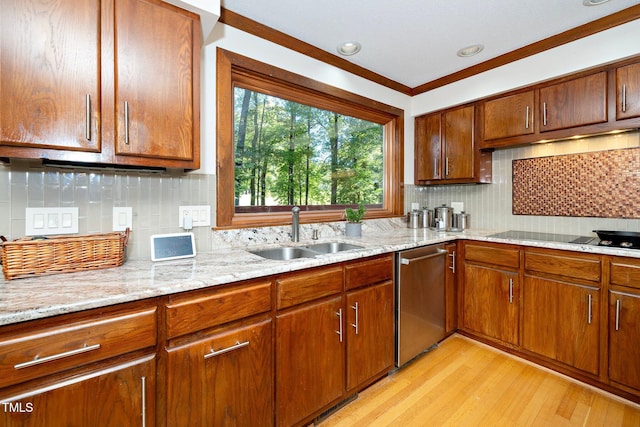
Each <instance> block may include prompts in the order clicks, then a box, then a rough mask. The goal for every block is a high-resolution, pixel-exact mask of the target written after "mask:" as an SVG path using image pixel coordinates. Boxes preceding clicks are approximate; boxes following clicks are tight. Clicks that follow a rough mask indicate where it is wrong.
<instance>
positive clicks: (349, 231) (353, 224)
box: [344, 202, 367, 237]
mask: <svg viewBox="0 0 640 427" xmlns="http://www.w3.org/2000/svg"><path fill="white" fill-rule="evenodd" d="M366 212H367V210H366V209H365V207H364V203H363V202H360V204H358V209H353V208H346V209H345V210H344V213H345V216H346V217H347V224H346V225H345V229H344V234H345V235H346V236H351V237H360V236H361V235H362V218H364V214H365V213H366Z"/></svg>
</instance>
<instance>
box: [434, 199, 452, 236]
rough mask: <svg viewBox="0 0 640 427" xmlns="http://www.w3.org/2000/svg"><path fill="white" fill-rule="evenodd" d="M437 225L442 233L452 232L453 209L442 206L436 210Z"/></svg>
mask: <svg viewBox="0 0 640 427" xmlns="http://www.w3.org/2000/svg"><path fill="white" fill-rule="evenodd" d="M434 221H435V225H436V229H437V230H440V231H447V230H451V226H452V223H453V208H451V207H449V206H447V205H442V206H439V207H437V208H436V209H435V219H434Z"/></svg>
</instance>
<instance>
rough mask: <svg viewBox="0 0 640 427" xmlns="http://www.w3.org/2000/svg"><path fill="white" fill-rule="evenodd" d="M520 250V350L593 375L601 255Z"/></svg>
mask: <svg viewBox="0 0 640 427" xmlns="http://www.w3.org/2000/svg"><path fill="white" fill-rule="evenodd" d="M524 252H525V253H524V256H525V262H524V269H525V276H524V282H523V286H522V287H523V291H522V294H523V297H522V310H523V321H522V324H523V328H522V348H523V349H524V350H527V351H531V352H533V353H536V354H538V355H542V356H545V357H548V358H550V359H553V360H556V361H558V362H561V363H565V364H566V365H568V366H570V367H572V368H576V369H579V370H581V371H584V372H587V373H589V374H593V375H594V376H597V375H598V374H599V372H600V370H599V366H600V365H599V364H600V286H601V279H602V273H601V271H602V265H601V264H602V261H601V257H599V256H597V255H578V254H576V253H572V254H571V255H570V256H569V255H568V254H566V253H563V252H558V251H543V250H539V249H529V248H527V249H525V251H524Z"/></svg>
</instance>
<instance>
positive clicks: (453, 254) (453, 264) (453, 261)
mask: <svg viewBox="0 0 640 427" xmlns="http://www.w3.org/2000/svg"><path fill="white" fill-rule="evenodd" d="M449 256H450V257H451V265H450V266H449V269H450V270H451V271H453V272H454V273H455V272H456V251H453V252H451V253H450V254H449Z"/></svg>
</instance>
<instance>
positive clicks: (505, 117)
mask: <svg viewBox="0 0 640 427" xmlns="http://www.w3.org/2000/svg"><path fill="white" fill-rule="evenodd" d="M534 107H535V104H534V92H533V91H528V92H524V93H518V94H515V95H509V96H505V97H503V98H498V99H494V100H491V101H487V102H485V104H484V122H483V123H484V139H485V140H493V139H500V138H508V137H513V136H520V135H528V134H532V133H534V126H533V125H534V122H533V120H534V110H535V108H534Z"/></svg>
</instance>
